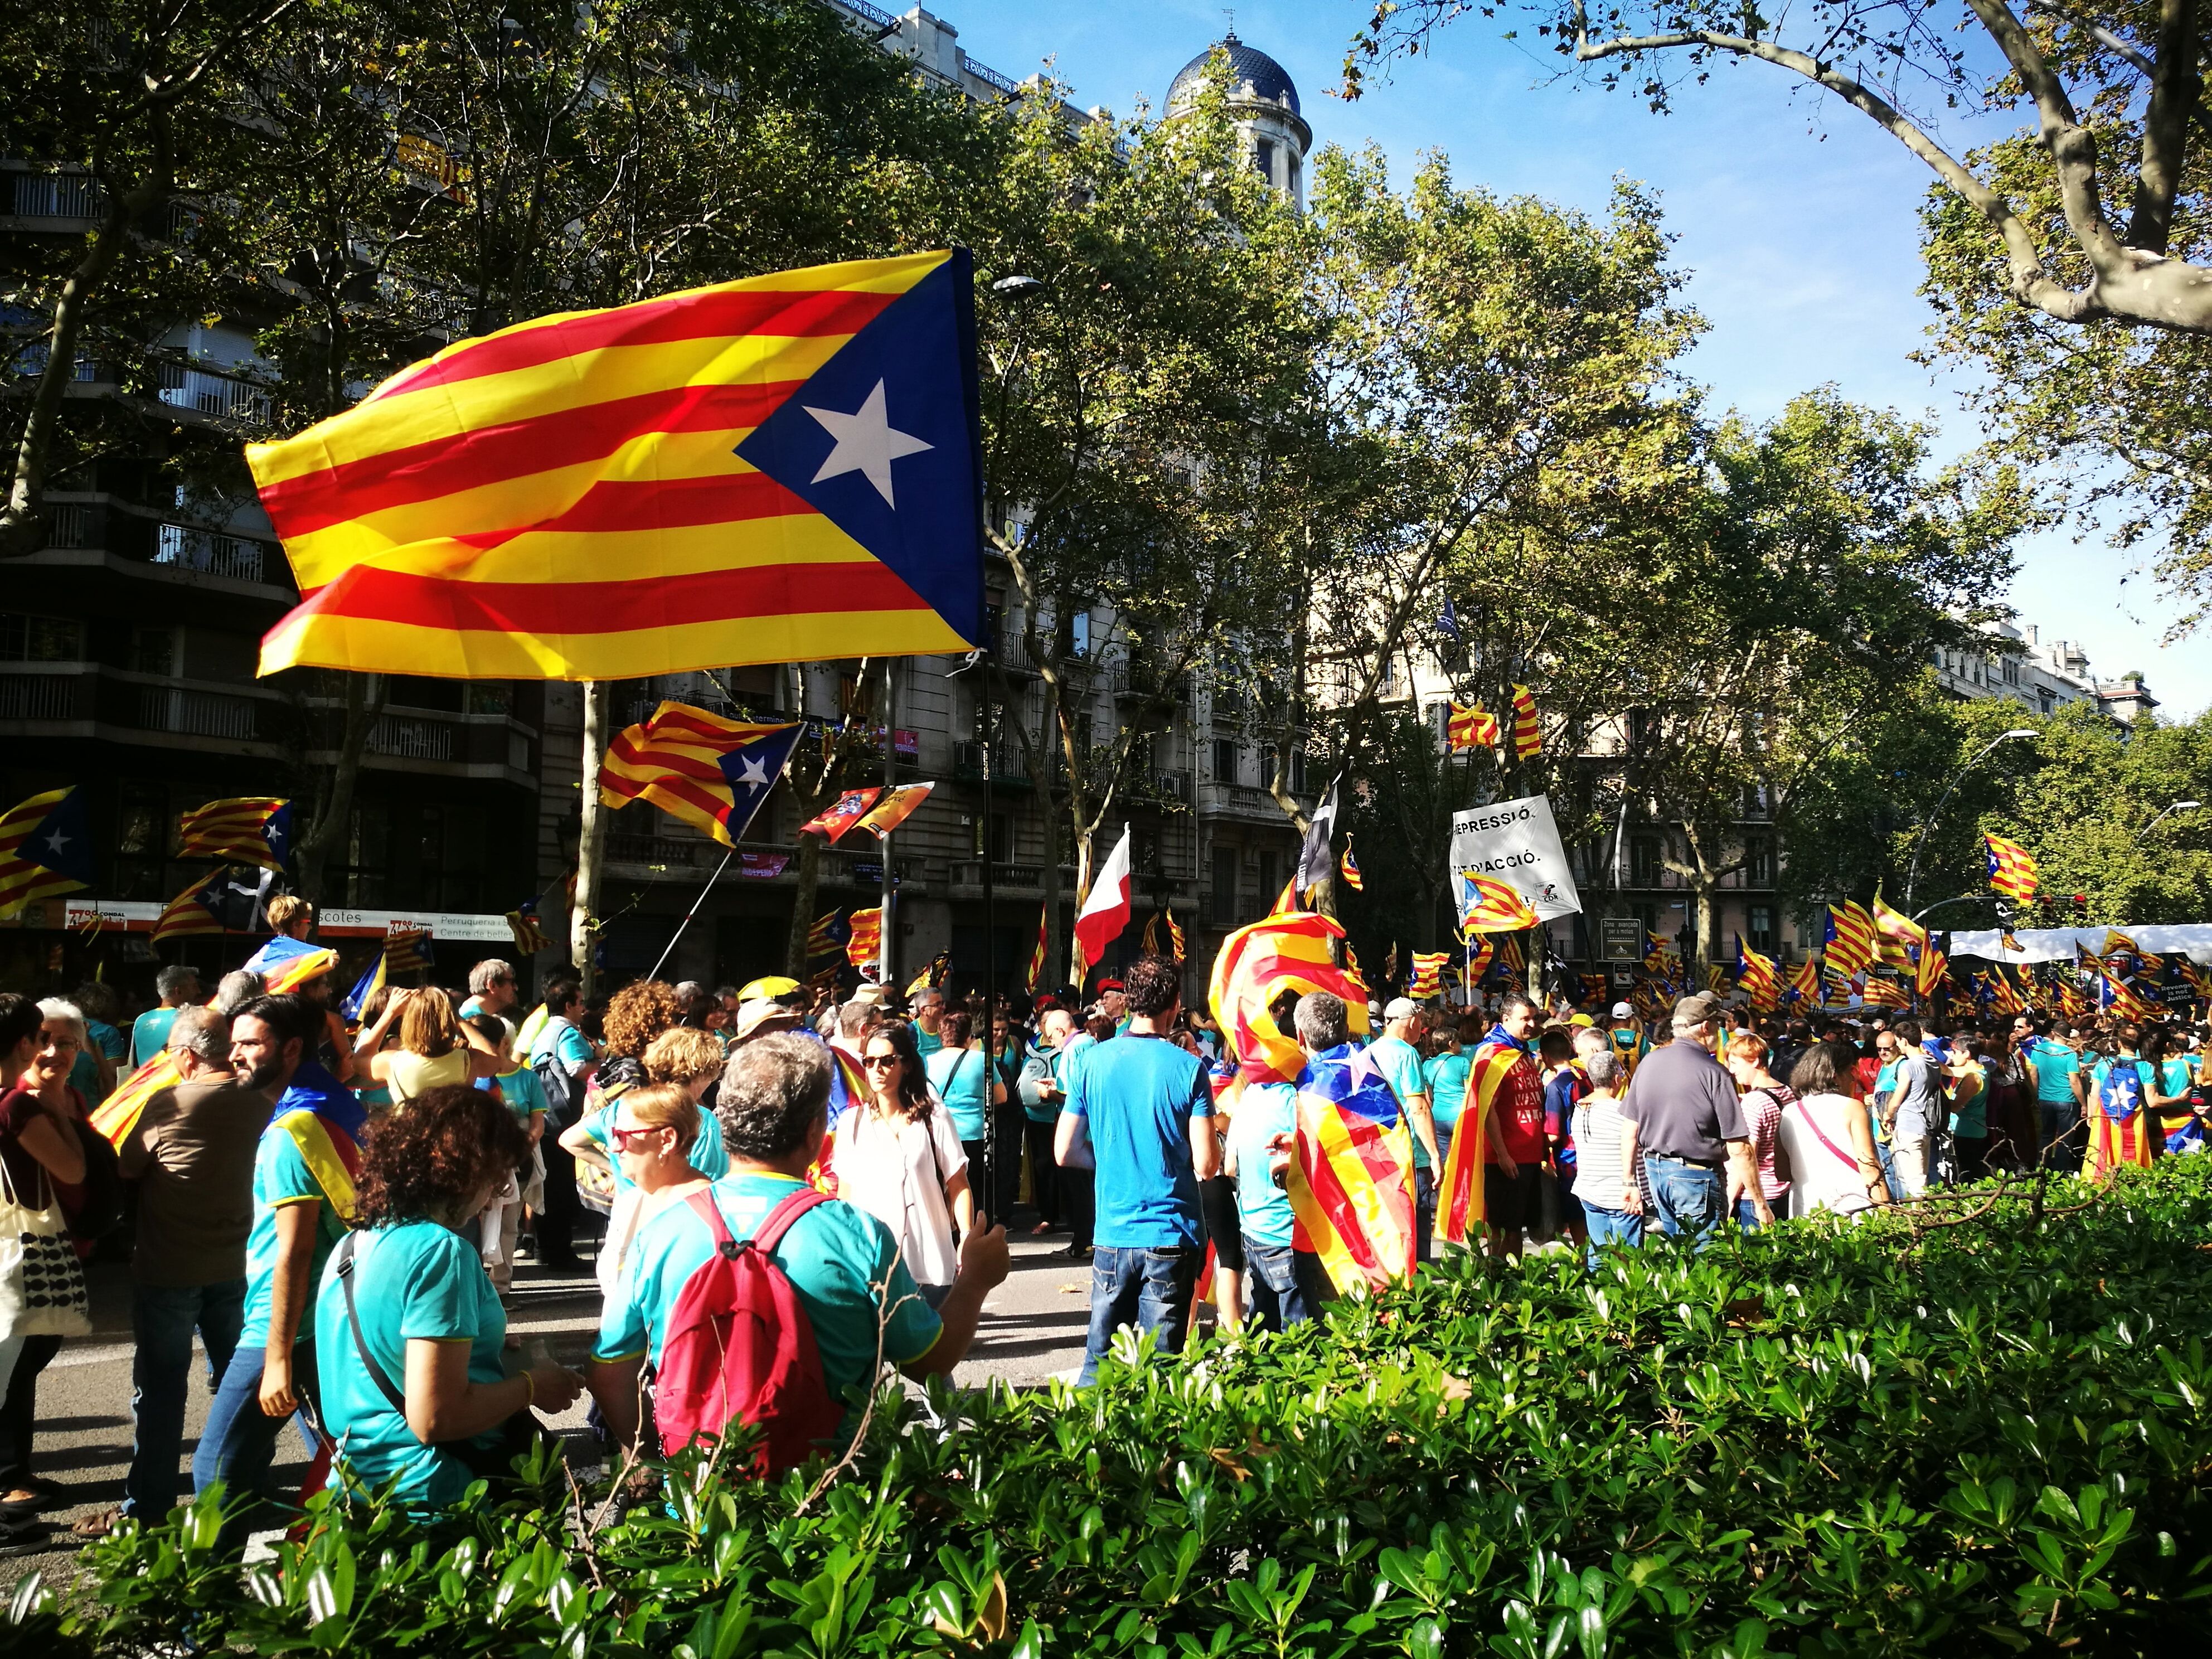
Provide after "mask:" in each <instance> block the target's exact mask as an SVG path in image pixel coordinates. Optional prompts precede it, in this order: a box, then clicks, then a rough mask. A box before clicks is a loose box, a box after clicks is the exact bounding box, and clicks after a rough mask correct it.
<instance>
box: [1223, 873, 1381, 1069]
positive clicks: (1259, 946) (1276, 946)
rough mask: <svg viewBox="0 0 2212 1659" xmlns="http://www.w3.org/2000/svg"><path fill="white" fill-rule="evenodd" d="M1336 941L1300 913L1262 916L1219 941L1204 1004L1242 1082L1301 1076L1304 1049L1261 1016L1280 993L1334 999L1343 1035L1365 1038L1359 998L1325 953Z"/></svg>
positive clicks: (1338, 931)
mask: <svg viewBox="0 0 2212 1659" xmlns="http://www.w3.org/2000/svg"><path fill="white" fill-rule="evenodd" d="M1343 937H1344V929H1343V927H1340V925H1339V924H1338V923H1337V922H1336V921H1335V920H1334V918H1332V917H1329V916H1322V915H1312V914H1310V913H1301V914H1298V915H1288V916H1269V917H1267V919H1265V920H1264V921H1255V922H1253V923H1250V924H1249V926H1246V927H1240V928H1238V929H1237V931H1236V932H1235V933H1231V934H1230V936H1229V937H1228V938H1227V939H1224V940H1222V941H1221V951H1220V954H1219V955H1218V956H1216V957H1214V959H1213V973H1212V978H1211V980H1210V981H1209V982H1208V985H1207V987H1206V1000H1207V1003H1208V1005H1209V1006H1211V1007H1212V1011H1213V1018H1214V1021H1215V1023H1216V1024H1218V1025H1219V1026H1220V1027H1221V1030H1222V1034H1223V1035H1224V1036H1226V1037H1227V1038H1228V1040H1229V1046H1230V1047H1231V1048H1232V1049H1234V1050H1235V1051H1236V1054H1237V1060H1238V1069H1239V1070H1240V1072H1241V1073H1242V1074H1243V1077H1244V1079H1245V1080H1246V1081H1247V1082H1254V1083H1268V1082H1272V1083H1289V1082H1291V1081H1293V1080H1295V1079H1297V1075H1298V1073H1300V1072H1301V1071H1302V1070H1304V1066H1305V1050H1304V1049H1303V1048H1300V1047H1299V1046H1298V1040H1297V1037H1296V1036H1292V1035H1291V1033H1290V1032H1288V1031H1285V1030H1281V1029H1280V1028H1279V1027H1278V1026H1277V1025H1276V1024H1275V1017H1274V1016H1273V1014H1271V1013H1269V1012H1267V1005H1268V1003H1270V1002H1272V1001H1273V1000H1274V999H1275V998H1277V997H1279V996H1280V995H1281V994H1283V993H1284V992H1285V991H1297V992H1299V993H1301V994H1305V993H1309V992H1314V991H1327V992H1328V993H1329V994H1331V995H1334V996H1340V997H1342V998H1343V999H1344V1004H1345V1009H1344V1012H1345V1016H1346V1020H1347V1022H1348V1024H1349V1026H1350V1029H1351V1030H1352V1033H1353V1034H1354V1035H1355V1036H1364V1035H1365V1033H1366V1030H1367V999H1366V998H1365V997H1364V996H1362V995H1360V994H1358V991H1357V989H1356V988H1355V987H1353V985H1352V982H1351V980H1350V977H1349V976H1348V975H1346V973H1345V971H1344V970H1343V969H1340V968H1339V967H1338V966H1337V965H1336V959H1335V956H1334V951H1333V950H1332V948H1331V947H1332V945H1333V942H1334V941H1335V940H1337V939H1342V938H1343Z"/></svg>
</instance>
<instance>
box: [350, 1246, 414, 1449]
mask: <svg viewBox="0 0 2212 1659" xmlns="http://www.w3.org/2000/svg"><path fill="white" fill-rule="evenodd" d="M360 1242H361V1235H360V1234H359V1233H348V1234H347V1235H346V1236H345V1237H343V1238H342V1239H340V1240H339V1241H338V1248H337V1263H336V1267H337V1276H338V1284H339V1285H340V1287H341V1288H343V1290H344V1291H345V1304H346V1324H347V1325H348V1326H349V1327H350V1328H351V1329H352V1331H353V1346H354V1352H356V1353H358V1354H359V1355H360V1356H361V1363H362V1365H364V1366H365V1367H367V1368H368V1380H369V1381H370V1382H372V1383H375V1384H376V1388H377V1392H378V1393H380V1394H381V1395H383V1396H384V1397H385V1398H386V1400H388V1401H391V1402H392V1410H394V1411H396V1412H398V1413H399V1414H400V1415H401V1416H402V1417H404V1416H406V1415H407V1397H406V1395H403V1394H401V1393H400V1392H399V1390H398V1389H395V1388H393V1387H392V1378H391V1376H389V1375H388V1374H387V1373H386V1370H385V1369H384V1367H383V1366H381V1365H380V1364H377V1363H376V1356H375V1355H374V1354H373V1353H371V1352H369V1351H368V1338H367V1337H366V1336H364V1335H362V1329H361V1309H360V1307H359V1306H358V1305H357V1304H356V1302H355V1301H354V1294H353V1269H354V1255H353V1249H354V1246H355V1245H356V1244H357V1243H360Z"/></svg>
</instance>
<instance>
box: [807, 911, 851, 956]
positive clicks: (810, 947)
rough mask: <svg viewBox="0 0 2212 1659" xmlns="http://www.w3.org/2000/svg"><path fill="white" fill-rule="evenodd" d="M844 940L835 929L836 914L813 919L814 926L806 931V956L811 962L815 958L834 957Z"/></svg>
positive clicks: (833, 912)
mask: <svg viewBox="0 0 2212 1659" xmlns="http://www.w3.org/2000/svg"><path fill="white" fill-rule="evenodd" d="M843 943H844V939H843V938H842V935H841V933H840V930H839V928H838V927H837V913H836V911H835V910H832V911H831V912H830V913H829V915H826V916H817V917H815V918H814V925H813V926H812V927H810V928H808V929H807V930H806V955H807V957H808V959H809V960H810V961H811V960H812V959H813V958H814V957H834V956H836V954H837V947H838V946H839V945H842V944H843Z"/></svg>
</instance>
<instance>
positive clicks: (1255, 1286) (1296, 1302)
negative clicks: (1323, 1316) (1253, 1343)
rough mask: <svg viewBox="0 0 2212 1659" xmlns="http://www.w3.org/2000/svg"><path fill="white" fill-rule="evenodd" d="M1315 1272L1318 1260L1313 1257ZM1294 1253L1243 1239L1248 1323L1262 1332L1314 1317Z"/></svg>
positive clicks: (1296, 1256) (1277, 1246) (1296, 1255)
mask: <svg viewBox="0 0 2212 1659" xmlns="http://www.w3.org/2000/svg"><path fill="white" fill-rule="evenodd" d="M1314 1260H1315V1271H1318V1269H1319V1265H1320V1263H1319V1259H1318V1258H1315V1259H1314ZM1301 1279H1302V1275H1301V1274H1300V1273H1299V1262H1298V1253H1297V1251H1296V1250H1294V1249H1291V1247H1290V1246H1289V1245H1287V1244H1262V1243H1259V1242H1258V1241H1256V1240H1255V1239H1254V1238H1253V1237H1252V1236H1251V1235H1250V1234H1249V1233H1247V1234H1246V1235H1245V1236H1244V1282H1245V1284H1246V1285H1247V1286H1248V1287H1249V1291H1250V1293H1251V1297H1252V1315H1251V1318H1252V1322H1253V1323H1254V1324H1255V1325H1257V1326H1258V1327H1259V1328H1261V1330H1263V1331H1281V1330H1287V1329H1289V1328H1291V1326H1293V1325H1303V1324H1304V1323H1305V1322H1306V1321H1307V1320H1309V1319H1311V1318H1312V1317H1313V1316H1314V1305H1313V1303H1312V1302H1311V1301H1310V1300H1309V1298H1308V1297H1307V1286H1306V1285H1304V1283H1302V1282H1301Z"/></svg>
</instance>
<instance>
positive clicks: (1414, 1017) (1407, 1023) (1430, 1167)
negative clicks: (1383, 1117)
mask: <svg viewBox="0 0 2212 1659" xmlns="http://www.w3.org/2000/svg"><path fill="white" fill-rule="evenodd" d="M1420 1041H1421V1005H1420V1004H1419V1003H1418V1002H1416V1001H1414V1000H1413V998H1411V997H1393V998H1391V999H1390V1003H1389V1006H1388V1007H1386V1008H1384V1009H1383V1035H1382V1036H1379V1037H1376V1039H1375V1041H1374V1042H1370V1043H1369V1044H1368V1045H1367V1053H1368V1054H1369V1056H1370V1058H1371V1059H1372V1060H1374V1061H1375V1063H1376V1066H1379V1067H1381V1068H1382V1072H1383V1077H1384V1078H1385V1079H1388V1080H1389V1085H1390V1089H1391V1092H1392V1093H1394V1094H1395V1095H1396V1096H1397V1097H1398V1104H1399V1105H1400V1107H1401V1108H1402V1109H1403V1110H1404V1111H1405V1114H1406V1121H1407V1124H1408V1125H1409V1126H1410V1127H1412V1129H1413V1206H1414V1208H1415V1210H1416V1211H1417V1212H1418V1213H1417V1214H1416V1216H1415V1218H1414V1225H1415V1227H1416V1229H1417V1231H1416V1232H1415V1234H1414V1250H1415V1256H1416V1259H1417V1260H1419V1261H1427V1260H1428V1259H1429V1231H1430V1227H1431V1224H1432V1223H1433V1222H1434V1221H1435V1220H1436V1214H1437V1176H1436V1171H1437V1166H1438V1165H1439V1164H1442V1163H1443V1158H1442V1156H1441V1155H1439V1154H1438V1152H1437V1124H1436V1116H1435V1114H1433V1113H1432V1112H1431V1110H1430V1109H1429V1085H1428V1079H1427V1078H1426V1077H1425V1075H1424V1074H1423V1073H1422V1069H1421V1048H1420Z"/></svg>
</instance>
